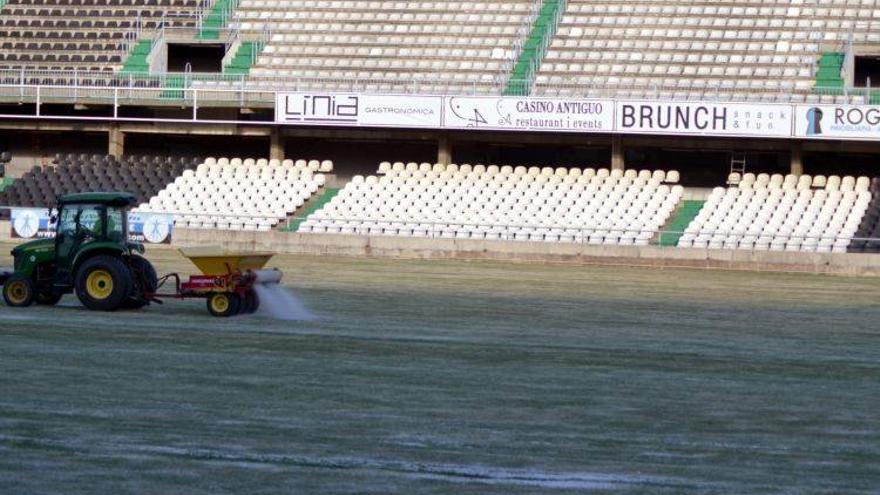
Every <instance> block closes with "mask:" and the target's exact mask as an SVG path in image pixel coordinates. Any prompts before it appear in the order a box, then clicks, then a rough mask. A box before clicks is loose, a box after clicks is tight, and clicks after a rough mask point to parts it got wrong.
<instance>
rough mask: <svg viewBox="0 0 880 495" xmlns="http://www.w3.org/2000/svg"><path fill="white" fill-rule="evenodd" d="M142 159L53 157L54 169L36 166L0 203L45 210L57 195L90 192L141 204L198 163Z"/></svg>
mask: <svg viewBox="0 0 880 495" xmlns="http://www.w3.org/2000/svg"><path fill="white" fill-rule="evenodd" d="M145 158H146V157H143V156H127V157H124V158H123V159H122V160H117V159H116V158H114V157H112V156H105V155H90V154H78V155H73V154H57V155H55V159H54V160H53V162H54V166H52V167H46V168H42V167H39V166H36V167H34V168H32V169H31V170H30V171H28V172H27V173H26V174H24V175H23V176H22V177H21V178H20V179H19V180H17V181H15V183H13V185H11V186H9V187H8V188H7V189H6V190H5V191H3V192H0V204H2V205H9V206H45V207H49V206H53V205H54V204H55V201H56V198H57V197H58V196H59V195H62V194H67V193H72V192H81V191H90V190H121V191H127V192H131V193H133V194H134V195H135V196H137V198H138V201H139V202H144V201H148V200H149V199H150V198H151V197H153V196H154V195H156V194H157V193H158V192H159V191H160V190H161V189H163V188H164V187H165V186H167V185H168V184H169V183H171V182H173V181H174V179H175V178H176V177H177V176H179V175H181V174H182V173H183V172H184V171H185V170H191V169H194V168H195V167H196V166H197V165H198V164H199V163H200V162H201V160H199V159H198V158H191V157H150V159H149V160H147V159H145ZM0 159H2V155H0ZM0 214H2V215H3V218H8V215H9V213H8V211H5V212H0Z"/></svg>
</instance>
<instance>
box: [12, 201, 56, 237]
mask: <svg viewBox="0 0 880 495" xmlns="http://www.w3.org/2000/svg"><path fill="white" fill-rule="evenodd" d="M51 217H52V214H51V212H50V211H49V209H47V208H12V210H11V211H10V218H9V219H10V222H9V223H10V227H11V232H10V234H11V236H12V238H14V239H32V238H46V237H55V224H53V223H51Z"/></svg>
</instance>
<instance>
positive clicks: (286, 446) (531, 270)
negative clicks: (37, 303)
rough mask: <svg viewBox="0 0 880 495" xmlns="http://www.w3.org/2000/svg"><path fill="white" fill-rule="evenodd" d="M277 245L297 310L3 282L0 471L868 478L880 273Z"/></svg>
mask: <svg viewBox="0 0 880 495" xmlns="http://www.w3.org/2000/svg"><path fill="white" fill-rule="evenodd" d="M8 247H9V246H8V245H0V249H2V256H0V265H8V264H9V259H8V257H3V256H5V255H6V254H7V253H8ZM151 253H152V255H151V258H153V259H154V260H156V262H157V265H158V268H159V269H160V271H163V272H164V271H168V270H180V271H184V272H190V271H191V269H190V268H189V266H188V264H187V262H186V261H185V260H182V259H180V258H179V257H177V256H176V255H175V254H174V253H173V252H172V251H168V250H156V251H152V252H151ZM275 264H276V265H277V266H279V267H280V268H282V269H283V270H284V271H285V281H286V284H287V285H288V286H289V287H291V288H292V289H293V290H294V291H295V293H296V294H297V295H298V296H299V297H300V298H301V299H302V300H303V301H304V303H305V305H306V306H307V307H308V308H309V309H310V310H311V311H312V312H313V313H314V314H315V315H316V319H315V320H314V321H306V322H281V321H275V320H271V319H269V318H266V317H261V316H254V317H242V318H235V319H229V320H218V319H212V318H210V317H209V316H207V313H206V311H205V307H204V304H203V303H201V302H198V301H192V302H173V303H169V304H166V305H164V306H154V307H151V308H148V309H147V310H144V311H141V312H126V313H116V314H97V313H89V312H86V311H84V310H82V309H80V308H79V307H78V304H77V303H76V301H75V299H73V298H65V300H64V301H62V305H61V307H57V308H29V309H25V310H14V309H11V308H7V307H0V493H3V494H10V493H12V494H17V493H21V494H40V493H64V494H76V493H113V494H124V493H138V494H141V493H157V494H159V493H161V494H168V493H179V494H203V493H204V494H208V493H249V494H250V493H266V494H277V493H375V494H386V493H406V494H412V493H419V494H422V493H429V494H430V493H443V494H446V493H448V494H483V493H497V494H518V493H584V492H590V493H604V492H609V493H725V494H726V493H798V494H800V493H829V494H830V493H877V490H878V489H880V328H878V327H880V324H878V322H880V308H878V307H877V302H878V299H880V281H878V280H870V279H846V278H832V277H820V276H806V275H782V274H753V273H724V272H703V271H686V270H676V271H672V270H667V271H664V270H646V269H628V268H596V267H572V266H562V265H526V264H502V263H462V262H439V261H438V262H425V261H392V260H387V259H386V260H368V259H344V258H306V257H302V258H297V257H286V256H285V257H278V258H277V263H275Z"/></svg>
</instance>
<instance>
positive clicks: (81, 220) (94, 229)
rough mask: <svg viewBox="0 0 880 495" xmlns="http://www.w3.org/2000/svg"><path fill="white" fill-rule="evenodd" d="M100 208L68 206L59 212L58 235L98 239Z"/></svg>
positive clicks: (99, 232)
mask: <svg viewBox="0 0 880 495" xmlns="http://www.w3.org/2000/svg"><path fill="white" fill-rule="evenodd" d="M101 224H102V222H101V207H100V206H97V205H68V206H65V207H64V208H63V209H62V210H61V218H60V219H59V220H58V233H59V234H63V235H65V236H67V235H74V236H89V237H100V236H101V235H102V234H101V229H102V228H103V227H102V225H101Z"/></svg>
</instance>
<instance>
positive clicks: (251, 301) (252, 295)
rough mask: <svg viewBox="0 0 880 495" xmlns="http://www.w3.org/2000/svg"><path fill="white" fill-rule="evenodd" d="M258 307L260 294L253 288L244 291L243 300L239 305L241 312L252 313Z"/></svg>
mask: <svg viewBox="0 0 880 495" xmlns="http://www.w3.org/2000/svg"><path fill="white" fill-rule="evenodd" d="M258 309H260V296H258V295H257V293H256V291H254V290H253V289H251V290H249V291H247V292H245V294H244V301H243V302H242V305H241V313H242V314H253V313H256V312H257V310H258Z"/></svg>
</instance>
